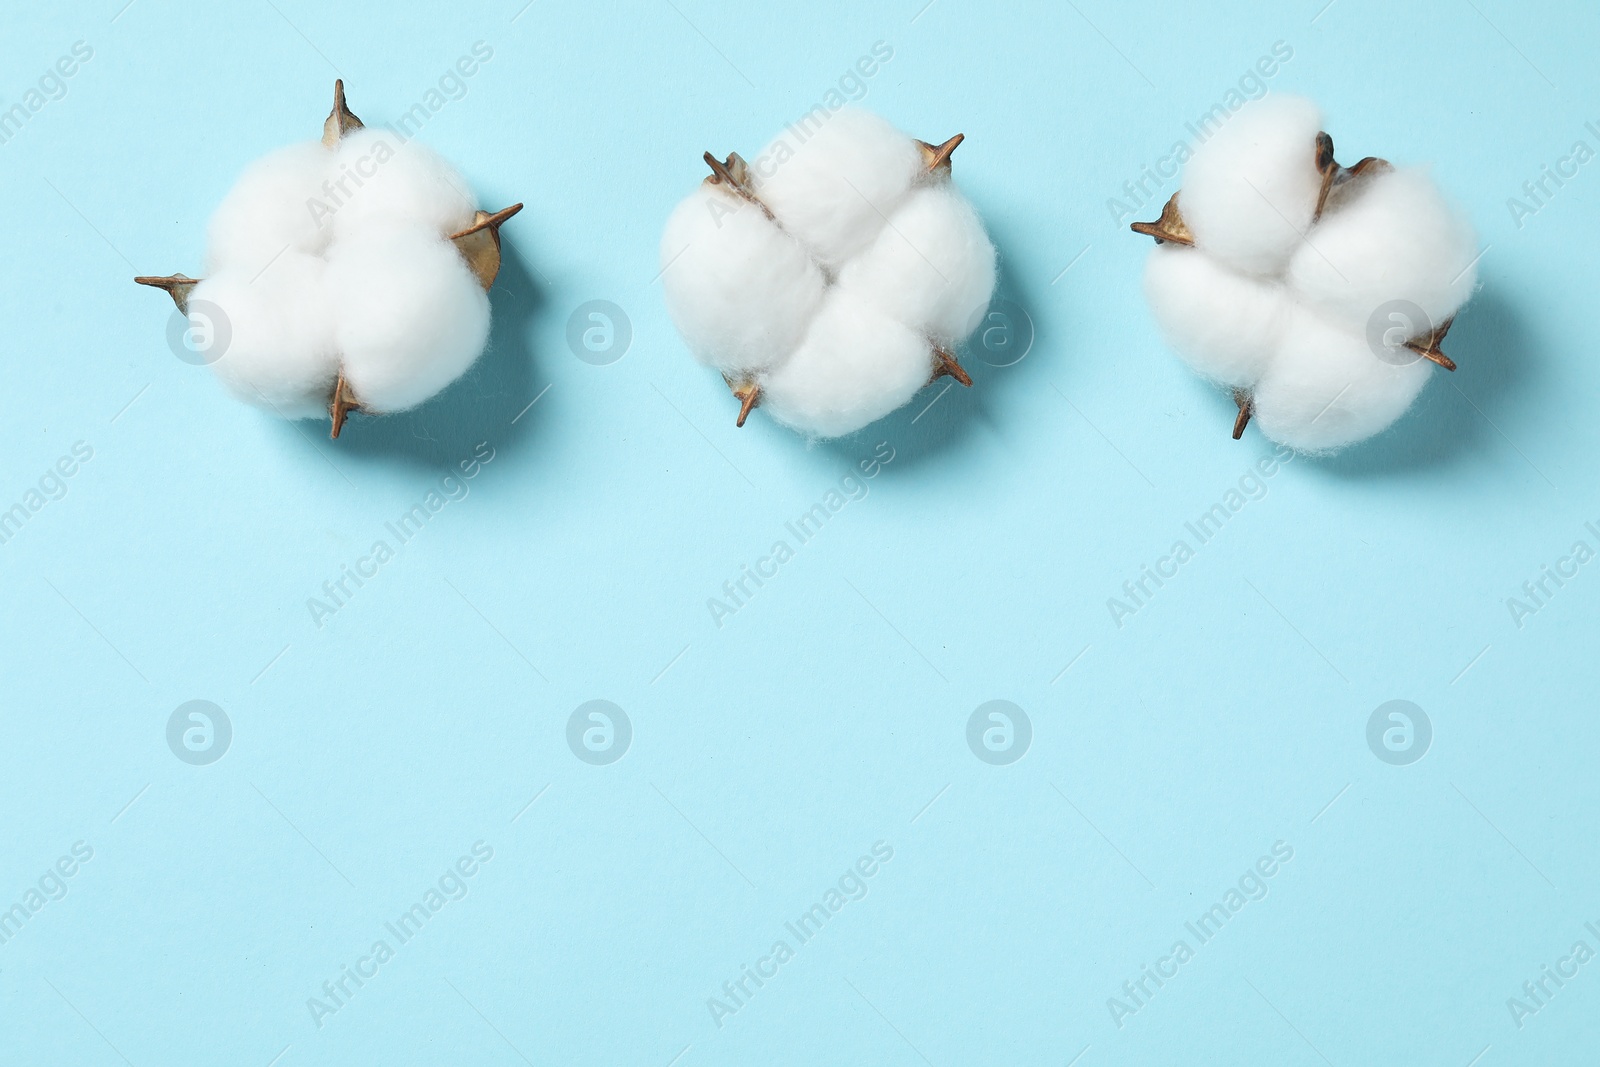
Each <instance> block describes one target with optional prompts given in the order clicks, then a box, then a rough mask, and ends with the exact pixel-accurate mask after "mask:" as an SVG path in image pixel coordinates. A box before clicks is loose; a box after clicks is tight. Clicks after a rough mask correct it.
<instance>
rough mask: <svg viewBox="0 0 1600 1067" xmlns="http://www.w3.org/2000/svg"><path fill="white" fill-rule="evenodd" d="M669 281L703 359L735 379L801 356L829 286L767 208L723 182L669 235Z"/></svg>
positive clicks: (688, 205)
mask: <svg viewBox="0 0 1600 1067" xmlns="http://www.w3.org/2000/svg"><path fill="white" fill-rule="evenodd" d="M661 259H662V262H663V263H664V264H667V267H666V270H665V271H664V272H663V273H662V276H661V284H662V285H663V286H664V287H665V290H666V296H667V310H668V311H669V312H670V313H671V315H672V322H673V325H675V326H677V328H678V332H679V333H681V334H682V335H683V337H684V340H685V341H687V342H688V343H689V350H690V351H691V352H693V353H694V355H695V358H696V359H698V360H700V361H701V362H702V363H705V364H707V365H709V366H712V367H716V368H717V369H718V370H721V371H725V372H727V373H728V374H730V375H744V374H750V373H754V372H756V371H761V370H765V369H767V368H768V367H770V366H772V365H773V364H775V363H778V362H780V361H782V360H783V359H785V358H787V357H788V356H789V354H790V353H791V352H793V351H794V348H795V345H796V344H798V343H799V340H800V338H801V336H802V335H803V334H804V333H805V329H806V324H807V323H808V322H810V321H811V317H812V315H813V314H815V312H816V309H817V304H818V303H819V302H820V301H821V300H822V291H823V288H824V287H825V285H826V284H827V283H826V282H825V281H824V279H823V276H822V270H821V268H820V267H818V266H817V265H816V263H814V262H812V260H811V257H810V256H809V255H807V254H806V250H805V249H804V248H802V247H801V246H800V244H799V242H797V241H796V240H795V239H794V238H793V237H790V236H789V235H788V234H787V233H785V232H784V231H783V230H781V229H779V228H778V227H777V226H774V225H773V224H772V222H771V221H770V220H769V219H768V218H767V217H766V215H765V214H764V213H763V212H762V210H761V208H760V207H758V206H757V205H755V204H752V203H750V202H749V201H747V200H744V199H741V198H740V197H738V196H736V195H734V194H733V193H732V192H729V191H727V190H726V189H724V188H722V187H720V186H715V185H702V186H700V188H699V189H698V190H696V191H695V193H693V194H692V195H691V196H690V197H689V198H688V199H687V200H685V201H684V202H683V203H681V204H679V205H678V208H677V210H676V211H674V212H673V213H672V217H671V218H670V219H668V220H667V229H666V233H665V234H664V235H663V236H662V238H661Z"/></svg>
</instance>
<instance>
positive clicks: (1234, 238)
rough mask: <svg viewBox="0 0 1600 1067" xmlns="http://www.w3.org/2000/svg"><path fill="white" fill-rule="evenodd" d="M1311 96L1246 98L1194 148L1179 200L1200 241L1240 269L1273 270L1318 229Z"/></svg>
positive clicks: (1317, 121)
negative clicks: (1248, 100) (1313, 227)
mask: <svg viewBox="0 0 1600 1067" xmlns="http://www.w3.org/2000/svg"><path fill="white" fill-rule="evenodd" d="M1321 130H1322V115H1321V113H1320V112H1319V111H1318V110H1317V106H1316V105H1315V104H1313V103H1312V102H1311V101H1309V100H1305V99H1302V98H1300V97H1294V96H1266V97H1263V98H1262V99H1260V100H1256V101H1253V102H1251V103H1249V104H1246V105H1245V106H1244V107H1243V108H1241V109H1240V110H1239V111H1238V112H1236V113H1235V114H1234V115H1233V116H1232V117H1231V118H1229V119H1228V120H1227V121H1226V122H1224V123H1223V125H1222V127H1221V128H1220V129H1219V130H1217V132H1216V133H1214V134H1212V136H1211V138H1210V140H1208V141H1206V142H1205V143H1204V144H1202V145H1201V146H1200V147H1199V148H1197V149H1196V150H1195V153H1194V157H1193V158H1192V159H1190V160H1189V162H1188V164H1187V165H1186V166H1185V167H1184V172H1183V193H1182V195H1181V196H1180V197H1179V205H1180V208H1181V210H1182V212H1183V218H1184V221H1185V222H1187V223H1188V225H1189V230H1190V232H1191V233H1193V234H1194V239H1195V244H1196V245H1197V246H1199V247H1200V248H1202V249H1204V250H1205V251H1206V252H1207V253H1209V254H1210V255H1213V256H1216V257H1217V258H1218V259H1220V260H1222V261H1223V262H1224V263H1227V264H1228V265H1229V266H1231V267H1234V268H1235V269H1237V270H1241V271H1245V272H1246V273H1250V274H1274V273H1278V272H1280V271H1282V270H1283V268H1284V266H1285V265H1286V264H1287V263H1288V261H1289V257H1290V256H1291V255H1292V254H1293V253H1294V251H1295V249H1296V248H1297V247H1298V246H1299V244H1300V242H1301V238H1302V235H1304V234H1305V232H1306V231H1307V230H1308V229H1309V228H1310V227H1311V216H1312V215H1313V214H1314V213H1315V212H1316V209H1317V196H1318V194H1319V193H1320V191H1321V189H1322V175H1321V173H1320V172H1319V171H1318V170H1317V164H1316V155H1317V134H1318V133H1320V132H1321Z"/></svg>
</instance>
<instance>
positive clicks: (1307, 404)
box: [1253, 308, 1433, 452]
mask: <svg viewBox="0 0 1600 1067" xmlns="http://www.w3.org/2000/svg"><path fill="white" fill-rule="evenodd" d="M1287 336H1288V338H1290V340H1286V342H1285V344H1284V347H1283V350H1282V352H1280V353H1279V355H1278V357H1277V358H1276V359H1275V360H1273V362H1272V365H1271V366H1270V367H1268V368H1267V372H1266V374H1265V375H1264V376H1263V377H1262V378H1261V380H1260V381H1259V382H1258V383H1256V386H1255V390H1254V394H1253V395H1254V407H1255V419H1256V421H1257V422H1258V423H1259V425H1260V427H1261V432H1262V433H1264V434H1266V435H1267V437H1269V438H1270V439H1272V440H1273V441H1277V442H1279V443H1280V444H1285V445H1288V446H1289V447H1290V448H1293V449H1297V450H1299V451H1302V452H1327V451H1332V450H1334V449H1338V448H1343V447H1344V446H1345V445H1348V444H1353V443H1354V442H1356V441H1363V440H1365V439H1367V438H1368V437H1371V436H1372V435H1374V434H1376V433H1379V432H1381V431H1382V430H1384V429H1386V428H1388V427H1389V426H1390V425H1391V424H1392V423H1393V422H1394V421H1395V420H1396V419H1398V418H1399V417H1400V416H1401V415H1403V414H1405V411H1406V409H1407V408H1408V407H1410V406H1411V402H1412V401H1413V400H1415V399H1416V397H1417V394H1418V393H1420V392H1421V391H1422V387H1423V386H1424V385H1426V384H1428V378H1429V375H1430V373H1431V368H1432V367H1433V364H1431V363H1429V362H1428V361H1427V360H1425V359H1422V358H1421V357H1418V358H1417V359H1416V360H1415V361H1413V362H1410V363H1407V364H1406V365H1404V366H1397V365H1396V364H1394V363H1390V362H1387V361H1385V360H1381V359H1379V358H1377V357H1376V356H1375V355H1374V354H1373V352H1372V349H1371V348H1370V347H1369V346H1368V345H1367V340H1366V338H1365V337H1364V336H1362V335H1361V334H1357V333H1353V332H1352V331H1350V330H1348V329H1341V328H1340V327H1338V326H1335V325H1332V324H1331V323H1328V322H1327V321H1325V320H1324V319H1323V318H1322V316H1321V315H1319V314H1317V313H1316V312H1313V311H1308V310H1306V309H1303V308H1296V309H1295V312H1294V315H1293V319H1292V321H1291V323H1290V326H1289V331H1288V334H1287Z"/></svg>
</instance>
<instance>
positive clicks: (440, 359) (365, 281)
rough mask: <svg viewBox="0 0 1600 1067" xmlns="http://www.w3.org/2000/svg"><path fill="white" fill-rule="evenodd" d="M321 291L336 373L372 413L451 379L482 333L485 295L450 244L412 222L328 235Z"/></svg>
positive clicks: (479, 346) (404, 403)
mask: <svg viewBox="0 0 1600 1067" xmlns="http://www.w3.org/2000/svg"><path fill="white" fill-rule="evenodd" d="M327 279H328V290H329V292H330V293H331V294H335V295H336V297H337V299H338V300H339V307H338V310H337V314H336V318H337V326H336V327H335V330H334V337H335V341H336V344H337V348H338V351H339V353H340V355H341V356H342V358H343V361H344V376H345V380H346V381H347V382H349V384H350V387H351V389H353V390H354V391H355V395H356V396H357V397H358V398H359V399H360V401H361V407H362V410H364V411H368V412H371V413H374V414H382V413H384V412H393V411H404V410H405V409H407V408H411V407H415V406H416V405H418V404H420V403H422V402H423V401H424V400H426V399H428V398H429V397H430V396H432V395H433V394H435V393H437V392H438V391H439V390H441V389H443V388H444V387H445V386H447V385H449V384H450V383H451V382H453V381H455V380H456V379H457V378H458V377H460V376H461V374H462V373H463V372H464V371H465V370H466V369H467V368H468V367H470V366H472V362H473V360H475V359H477V358H478V353H480V352H482V351H483V346H484V344H485V342H486V341H487V340H488V338H489V296H488V294H487V293H485V292H484V291H483V286H481V285H479V284H478V279H477V277H476V276H474V275H473V273H472V271H471V270H469V269H468V267H467V264H466V261H465V260H463V259H462V258H461V255H460V254H459V253H458V252H457V251H456V250H455V246H454V245H452V244H450V243H449V242H448V241H445V240H442V239H440V238H439V237H438V236H437V235H436V234H435V233H432V232H428V231H425V230H421V229H393V230H387V231H380V232H376V233H373V234H372V235H370V236H368V237H366V238H364V239H363V240H360V241H349V242H335V244H334V246H333V248H332V250H331V251H330V252H329V255H328V271H327Z"/></svg>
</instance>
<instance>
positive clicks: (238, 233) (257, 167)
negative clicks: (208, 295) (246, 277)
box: [206, 141, 333, 276]
mask: <svg viewBox="0 0 1600 1067" xmlns="http://www.w3.org/2000/svg"><path fill="white" fill-rule="evenodd" d="M332 165H333V153H332V152H330V151H329V150H328V149H326V148H324V147H323V146H322V144H321V143H320V142H317V141H307V142H305V143H303V144H292V145H289V146H287V147H285V148H280V149H278V150H277V151H275V152H272V153H270V154H268V155H266V156H263V157H262V158H261V159H258V160H256V161H255V162H254V163H252V164H250V165H249V166H248V167H246V168H245V170H244V173H243V174H241V175H240V176H239V180H238V181H237V182H235V183H234V186H233V188H232V189H230V190H229V191H228V195H227V196H226V197H224V198H223V201H222V205H221V206H220V207H218V208H217V211H216V214H214V215H212V217H211V225H210V228H209V229H210V232H209V235H208V240H207V249H206V273H207V274H214V273H216V272H217V271H219V270H221V269H223V268H224V267H227V268H232V269H235V270H242V271H248V272H249V273H250V275H252V276H253V275H254V274H255V273H256V272H257V271H259V270H261V269H262V268H263V267H265V266H266V265H267V264H268V263H270V262H272V260H273V258H274V257H275V256H277V255H278V254H280V253H281V252H283V250H284V249H285V248H288V249H289V250H291V251H294V252H306V253H310V254H313V255H314V254H317V253H320V252H321V251H322V250H323V249H324V248H326V247H327V244H328V238H329V233H328V231H327V230H325V229H323V228H322V227H320V226H318V224H317V219H316V216H315V214H314V213H313V212H312V211H311V210H309V209H308V208H307V206H306V205H307V204H308V203H309V202H310V201H311V200H312V199H313V198H314V197H317V196H320V195H321V191H322V183H323V182H324V181H326V180H327V177H328V171H329V168H330V167H332Z"/></svg>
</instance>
